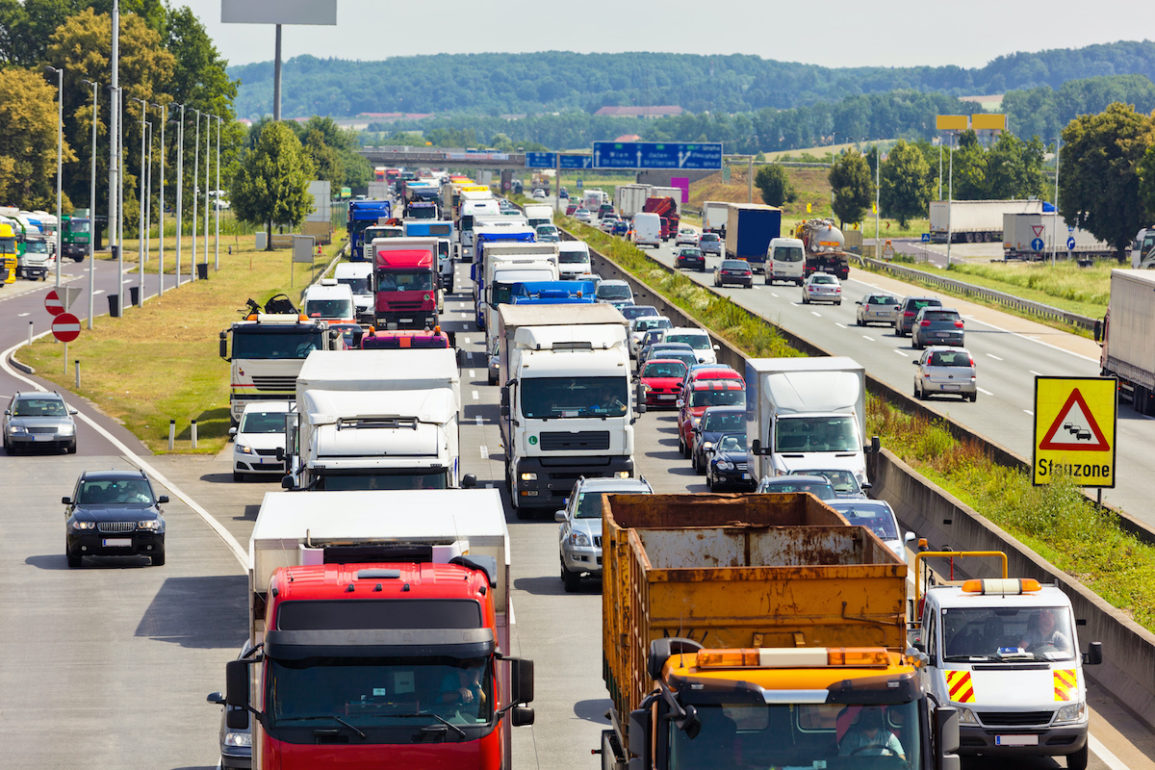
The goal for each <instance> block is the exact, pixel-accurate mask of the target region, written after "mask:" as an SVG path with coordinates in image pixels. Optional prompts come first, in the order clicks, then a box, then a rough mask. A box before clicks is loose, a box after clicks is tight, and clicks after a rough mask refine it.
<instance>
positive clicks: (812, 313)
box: [810, 310, 822, 318]
mask: <svg viewBox="0 0 1155 770" xmlns="http://www.w3.org/2000/svg"><path fill="white" fill-rule="evenodd" d="M810 315H812V316H815V317H817V318H821V317H822V314H821V313H819V312H818V311H817V310H811V311H810Z"/></svg>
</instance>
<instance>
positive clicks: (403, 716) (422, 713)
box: [389, 711, 465, 738]
mask: <svg viewBox="0 0 1155 770" xmlns="http://www.w3.org/2000/svg"><path fill="white" fill-rule="evenodd" d="M389 717H390V719H417V718H418V717H433V718H434V719H436V720H437V721H438V722H440V723H441V724H443V725H445V726H446V727H448V728H450V729H451V730H453V731H454V732H456V733H457V734H458V735H460V736H461V737H462V738H464V737H465V731H464V730H462V729H461V728H460V727H458V726H457V725H455V724H453V723H452V722H450V721H449V720H448V719H446V718H445V717H443V716H441V715H440V714H434V713H433V712H432V711H418V712H416V713H414V714H390V715H389Z"/></svg>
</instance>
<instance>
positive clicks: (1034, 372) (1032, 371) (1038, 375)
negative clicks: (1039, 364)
mask: <svg viewBox="0 0 1155 770" xmlns="http://www.w3.org/2000/svg"><path fill="white" fill-rule="evenodd" d="M1027 371H1028V372H1030V373H1031V374H1033V375H1035V376H1036V377H1042V376H1043V373H1042V372H1036V371H1035V370H1034V369H1028V370H1027Z"/></svg>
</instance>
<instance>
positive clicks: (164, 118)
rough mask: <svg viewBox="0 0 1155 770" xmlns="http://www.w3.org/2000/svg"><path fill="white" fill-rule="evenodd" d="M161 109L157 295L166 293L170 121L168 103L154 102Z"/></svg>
mask: <svg viewBox="0 0 1155 770" xmlns="http://www.w3.org/2000/svg"><path fill="white" fill-rule="evenodd" d="M152 106H153V107H156V108H157V109H158V110H160V216H159V217H158V220H159V222H160V225H159V231H158V233H157V239H158V240H159V242H160V249H159V251H160V261H159V262H158V263H157V268H156V295H157V296H158V297H159V296H160V295H161V294H164V155H165V152H164V150H165V147H164V124H165V123H167V122H168V109H167V105H164V104H154V105H152Z"/></svg>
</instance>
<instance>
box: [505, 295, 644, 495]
mask: <svg viewBox="0 0 1155 770" xmlns="http://www.w3.org/2000/svg"><path fill="white" fill-rule="evenodd" d="M498 333H499V334H500V336H501V340H500V342H499V344H500V346H501V351H500V352H501V357H500V363H499V367H498V381H499V383H500V384H501V386H502V388H501V421H500V425H501V437H502V441H503V443H504V444H505V465H506V468H505V475H506V479H507V481H508V485H509V490H510V497H511V498H512V500H513V505H514V508H515V510H517V513H518V516H519V517H522V516H524V515H525V512H526V511H527V510H529V509H538V510H544V511H548V512H551V514H552V512H553V511H556V510H558V509H559V508H560V507H562V503H563V501H564V500H565V498H566V497H567V496H568V495H569V493H570V491H571V490H572V489H573V485H574V482H575V481H577V480H578V479H579V478H581V477H582V476H587V477H588V476H597V477H612V478H629V477H631V476H633V475H634V422H635V421H636V419H637V418H636V416H635V412H637V413H641V412H643V411H645V402H644V401H643V400H640V399H638V398H637V394H636V393H634V392H633V388H632V387H631V379H630V376H631V371H630V350H629V345H628V337H627V326H626V319H625V318H624V317H623V316H622V314H621V313H620V312H619V311H618V310H617V309H616V308H614V307H612V306H610V305H606V304H599V303H595V304H591V305H502V306H501V308H500V309H499V311H498Z"/></svg>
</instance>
